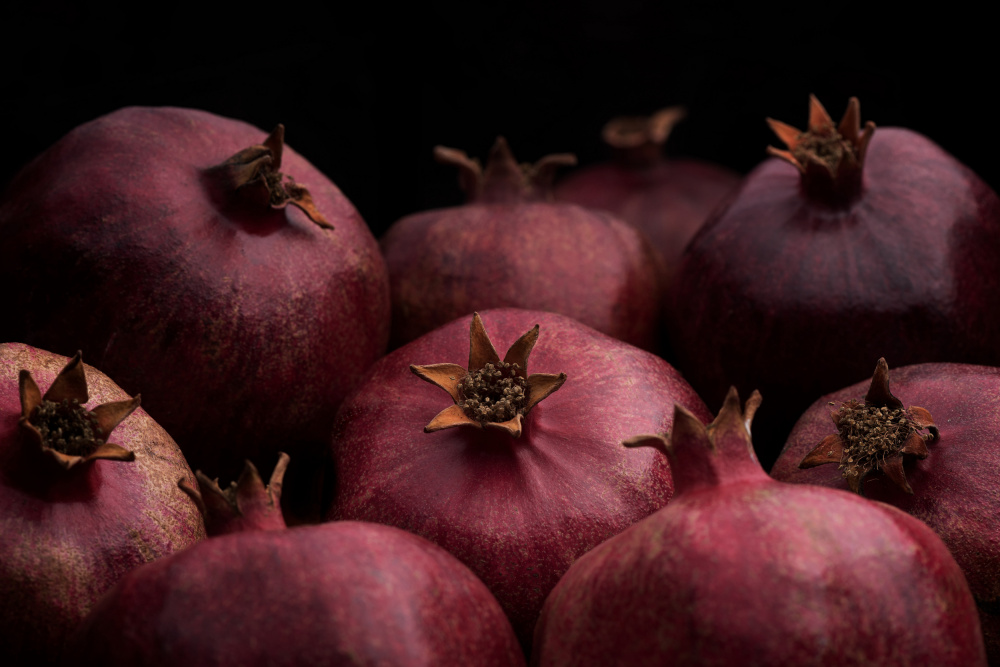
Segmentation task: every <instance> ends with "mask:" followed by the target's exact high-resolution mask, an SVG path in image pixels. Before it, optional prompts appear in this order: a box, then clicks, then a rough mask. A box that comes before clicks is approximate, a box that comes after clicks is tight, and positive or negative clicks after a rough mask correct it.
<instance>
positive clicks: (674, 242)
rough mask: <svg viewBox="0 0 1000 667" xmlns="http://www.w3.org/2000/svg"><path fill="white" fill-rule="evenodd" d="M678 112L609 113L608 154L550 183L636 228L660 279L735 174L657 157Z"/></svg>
mask: <svg viewBox="0 0 1000 667" xmlns="http://www.w3.org/2000/svg"><path fill="white" fill-rule="evenodd" d="M684 116H685V110H684V109H683V108H682V107H669V108H667V109H662V110H661V111H658V112H657V113H655V114H653V115H652V116H649V117H633V116H623V117H620V118H614V119H612V120H611V121H609V122H608V123H607V125H605V126H604V130H603V132H602V136H603V138H604V142H605V143H606V144H607V145H608V146H610V147H611V149H612V150H613V152H614V159H613V160H612V161H611V162H607V163H604V164H596V165H592V166H589V167H587V168H585V169H581V170H578V171H575V172H573V173H571V174H569V175H568V176H566V178H564V179H562V180H561V181H559V182H558V183H556V187H555V196H556V199H558V200H560V201H567V202H573V203H574V204H579V205H581V206H586V207H588V208H596V209H603V210H605V211H610V212H611V213H612V214H613V215H615V216H617V217H619V218H621V219H622V220H624V221H625V222H628V223H630V224H632V225H634V226H635V227H637V228H639V229H641V230H642V231H643V232H644V233H645V234H646V236H647V237H648V238H649V240H650V242H651V243H652V245H653V248H654V249H655V250H656V251H657V252H658V253H659V255H660V259H661V260H662V262H663V265H664V271H665V276H664V279H665V280H666V281H668V282H669V280H670V278H671V277H672V276H673V274H674V272H675V271H676V270H677V264H678V262H679V261H680V256H681V251H682V250H684V246H686V245H687V244H688V241H690V240H691V237H692V236H694V233H695V232H696V231H698V228H699V227H701V225H702V223H703V222H705V219H706V218H708V215H709V214H710V213H711V212H712V210H713V209H714V208H715V207H716V206H718V205H719V203H720V202H721V201H722V200H723V199H724V198H725V197H726V195H728V194H729V193H730V192H732V191H733V190H734V189H735V188H736V185H737V184H738V183H739V182H740V178H741V177H740V176H739V174H737V173H736V172H734V171H731V170H729V169H727V168H725V167H721V166H718V165H714V164H711V163H709V162H703V161H701V160H694V159H690V158H670V159H666V158H664V157H663V145H664V144H665V143H666V141H667V138H668V137H669V136H670V133H671V131H672V130H673V128H674V125H676V124H677V123H678V122H679V121H680V120H682V119H683V118H684Z"/></svg>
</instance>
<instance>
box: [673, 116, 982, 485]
mask: <svg viewBox="0 0 1000 667" xmlns="http://www.w3.org/2000/svg"><path fill="white" fill-rule="evenodd" d="M770 123H771V127H772V128H773V129H774V131H775V132H776V133H777V135H778V136H779V137H780V138H781V139H782V140H783V141H784V142H785V143H787V144H788V150H776V149H770V150H771V153H772V154H773V155H776V156H778V158H779V159H773V160H769V161H767V162H765V163H763V164H762V165H760V166H759V167H757V168H756V169H755V170H754V171H753V172H752V173H751V174H750V175H749V176H747V178H746V179H745V180H744V182H743V185H742V186H741V188H740V189H739V191H738V192H737V194H736V195H734V197H733V198H732V199H731V200H730V201H729V203H728V205H727V206H726V207H724V208H722V209H719V210H717V211H716V212H715V214H713V215H712V216H711V217H710V219H709V220H708V221H707V222H706V223H705V225H704V227H702V229H701V230H699V232H698V233H697V234H696V235H695V237H694V239H692V241H691V243H690V244H689V246H688V247H687V249H686V250H685V252H684V257H683V259H682V261H681V267H680V269H679V271H678V278H677V280H676V282H675V283H674V285H673V287H672V289H671V291H670V294H669V295H668V298H667V301H668V306H669V310H670V312H671V315H670V318H669V319H670V322H669V325H668V326H669V331H670V337H671V343H672V348H673V350H674V351H675V353H676V359H677V365H678V367H679V368H680V369H681V370H682V371H683V372H684V374H685V376H686V377H687V378H688V379H689V381H690V382H691V384H692V385H693V386H694V388H695V389H697V390H698V392H699V394H701V396H702V397H703V398H704V399H705V400H706V401H707V402H708V403H709V405H712V404H713V403H715V402H717V401H721V400H722V397H723V395H724V394H725V391H726V387H728V386H729V384H730V383H731V382H732V383H733V384H735V385H736V386H737V388H739V389H740V390H741V391H749V390H750V389H751V388H753V387H759V388H760V390H761V391H762V392H764V394H765V395H767V396H768V397H769V400H771V401H773V402H774V403H775V404H776V405H779V406H780V409H776V410H772V411H770V414H767V415H762V416H761V419H760V420H759V423H758V424H757V434H758V435H759V436H761V439H760V442H761V443H762V444H763V448H759V451H758V454H759V455H760V456H761V460H762V462H763V463H764V464H765V467H770V465H771V464H772V463H773V461H774V460H775V459H776V458H777V455H778V453H779V450H778V449H767V447H769V446H777V445H780V443H783V442H784V441H785V439H786V437H787V434H788V432H789V431H790V430H791V427H792V425H793V424H794V423H795V420H796V419H797V418H798V416H799V415H800V414H802V411H803V410H804V409H805V408H806V407H808V405H809V404H810V403H811V402H812V401H814V400H816V398H818V397H819V396H821V395H823V394H825V393H827V392H830V391H833V390H835V389H837V388H839V387H843V386H846V385H848V384H851V383H854V382H857V381H859V380H861V379H863V378H864V377H866V376H867V375H868V373H869V372H870V369H869V368H868V365H869V364H870V363H871V360H872V359H876V358H878V357H879V355H881V354H885V355H887V356H890V357H892V358H894V359H898V360H899V363H901V364H912V363H917V362H927V361H952V362H966V363H981V364H1000V352H998V349H1000V348H998V347H997V345H996V340H997V339H998V338H1000V314H998V311H997V310H996V309H995V308H994V307H992V304H995V303H998V302H1000V271H998V270H997V267H998V266H1000V199H998V198H997V196H996V194H995V193H994V192H993V190H991V189H990V187H989V186H988V185H986V184H985V183H984V182H983V181H982V180H980V179H979V178H978V177H977V176H976V175H975V174H974V173H972V172H971V171H970V170H969V169H968V168H967V167H965V166H963V165H962V164H960V163H959V162H958V161H956V160H955V159H954V158H953V157H951V156H950V155H948V154H947V153H946V152H944V151H943V150H942V149H941V148H940V147H938V146H937V145H936V144H934V143H933V142H931V141H930V140H929V139H927V138H926V137H924V136H922V135H920V134H917V133H916V132H912V131H910V130H906V129H902V128H880V129H879V130H878V131H877V132H876V131H875V126H874V124H873V123H867V124H866V125H865V127H864V129H861V125H860V111H859V105H858V101H857V99H852V100H851V101H850V103H849V104H848V108H847V112H846V113H845V114H844V117H843V119H842V120H841V122H840V124H839V126H835V125H834V124H833V122H832V120H831V119H830V117H829V115H828V114H827V113H826V111H825V110H824V109H823V107H822V105H821V104H820V103H819V102H818V101H817V100H816V98H815V97H814V98H812V102H811V111H810V118H809V129H808V131H806V132H802V133H800V132H799V131H798V130H796V129H795V128H792V127H790V126H788V125H785V124H783V123H779V122H777V121H770ZM804 369H808V372H805V371H804Z"/></svg>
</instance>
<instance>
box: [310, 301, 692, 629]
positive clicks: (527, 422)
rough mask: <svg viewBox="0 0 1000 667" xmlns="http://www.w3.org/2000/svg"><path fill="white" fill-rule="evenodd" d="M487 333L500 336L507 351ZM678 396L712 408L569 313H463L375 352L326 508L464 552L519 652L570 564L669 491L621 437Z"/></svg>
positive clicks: (666, 476)
mask: <svg viewBox="0 0 1000 667" xmlns="http://www.w3.org/2000/svg"><path fill="white" fill-rule="evenodd" d="M470 319H471V331H470ZM487 331H489V335H487V333H486V332H487ZM525 332H527V333H525ZM491 338H492V340H495V341H497V342H502V343H503V344H504V345H510V347H509V349H508V351H507V353H506V354H505V356H504V357H503V359H502V360H501V359H500V357H499V355H498V354H497V352H496V348H495V347H494V346H493V343H492V342H491ZM536 343H537V344H536ZM466 353H468V363H466V361H465V359H464V355H465V354H466ZM529 354H530V368H529V361H528V359H529ZM413 362H417V363H420V364H426V363H430V362H439V363H433V364H431V365H422V366H413V367H410V366H409V364H411V363H413ZM411 371H412V372H411ZM529 371H530V374H529ZM539 371H540V372H539ZM414 373H415V374H416V376H417V377H415V376H414ZM418 378H420V379H424V380H427V381H428V382H430V383H431V384H433V385H437V387H433V386H429V385H428V384H426V383H424V382H421V381H420V379H418ZM441 389H443V390H444V391H441ZM543 399H544V400H543ZM675 402H677V403H680V404H682V405H685V406H688V407H689V408H690V410H691V411H692V412H693V413H694V414H696V415H699V416H701V417H702V418H703V419H704V420H705V421H706V422H707V421H708V420H709V418H710V416H709V414H708V411H707V409H706V408H705V406H704V404H703V403H702V401H701V399H699V398H698V396H697V395H696V394H695V393H694V391H693V390H692V389H691V388H690V387H689V386H688V384H687V383H686V382H684V380H683V379H682V378H681V376H680V375H679V374H678V373H677V372H676V371H675V370H674V369H673V368H672V367H671V366H670V365H669V364H667V363H666V362H665V361H663V360H662V359H660V358H659V357H656V356H654V355H652V354H650V353H648V352H644V351H642V350H640V349H638V348H635V347H633V346H631V345H628V344H626V343H623V342H621V341H618V340H616V339H613V338H610V337H608V336H605V335H603V334H601V333H599V332H597V331H594V330H593V329H590V328H589V327H586V326H583V325H582V324H580V323H578V322H576V321H574V320H571V319H569V318H568V317H564V316H562V315H556V314H554V313H545V312H538V311H527V310H517V309H498V310H490V311H485V312H483V313H482V317H481V318H480V317H479V316H478V315H474V316H473V317H471V318H469V317H463V318H461V319H458V320H456V321H454V322H451V323H449V324H447V325H445V326H443V327H441V328H439V329H437V330H435V331H433V332H431V333H429V334H427V335H425V336H423V337H421V338H418V339H417V340H415V341H413V342H412V343H410V344H408V345H406V346H404V347H402V348H400V349H398V350H396V351H394V352H392V353H390V354H389V355H387V356H386V357H384V358H383V359H381V360H379V361H378V362H377V363H376V364H375V366H374V367H373V368H372V371H371V373H370V374H369V375H368V377H367V379H366V380H365V382H364V383H363V384H362V386H361V387H360V388H359V389H358V391H357V393H356V394H355V395H353V396H352V397H351V398H349V399H348V400H347V401H346V402H345V403H344V405H343V406H342V407H341V409H340V412H339V413H338V416H337V423H336V429H335V431H334V439H333V449H332V451H333V459H334V464H335V467H336V470H337V480H336V497H335V503H334V506H333V509H332V511H331V515H330V516H331V518H336V519H357V520H364V521H375V522H378V523H386V524H390V525H394V526H398V527H400V528H403V529H406V530H409V531H411V532H414V533H417V534H419V535H422V536H424V537H426V538H428V539H429V540H431V541H432V542H435V543H437V544H439V545H441V546H442V547H444V548H445V549H447V550H448V551H450V552H451V553H453V554H455V555H456V556H458V558H459V560H461V561H462V562H463V563H465V564H466V565H468V566H469V567H470V568H471V569H472V571H473V572H475V573H476V574H477V575H478V576H479V577H480V578H481V579H482V580H483V581H484V582H485V583H486V585H487V587H489V589H490V590H491V591H492V592H493V594H494V595H496V597H497V599H498V600H499V601H500V605H501V606H502V607H503V608H504V611H506V613H507V615H508V617H509V618H510V619H511V622H512V623H513V625H514V630H515V631H516V632H517V634H518V637H519V638H520V640H521V642H522V644H523V645H524V646H525V647H526V648H527V647H530V643H531V635H532V631H533V629H534V625H535V620H536V619H537V617H538V612H539V610H540V609H541V606H542V602H543V601H544V600H545V596H546V595H547V594H548V592H549V590H551V588H552V587H553V586H554V585H555V583H556V581H558V580H559V577H560V576H562V574H563V572H565V571H566V569H567V568H568V567H569V566H570V564H571V563H572V562H573V560H575V559H576V558H577V557H579V556H580V555H581V554H583V553H585V552H586V551H588V550H589V549H592V548H593V547H594V546H596V545H597V544H599V543H600V542H602V541H603V540H605V539H607V538H609V537H611V536H612V535H615V534H616V533H618V532H620V531H622V530H624V529H625V528H626V527H627V526H629V525H631V524H632V523H635V522H636V521H638V520H639V519H641V518H643V517H645V516H647V515H649V514H650V513H652V512H654V511H656V510H657V509H659V508H660V507H662V506H663V505H664V504H666V503H667V501H668V500H669V499H670V495H671V493H672V485H671V481H670V470H669V467H668V465H667V463H666V461H664V460H663V459H662V457H659V456H657V455H656V454H655V452H651V451H626V450H624V449H622V448H621V447H619V446H618V443H619V442H620V441H621V440H622V438H624V437H626V435H628V434H631V433H634V432H635V431H637V430H639V431H643V430H646V431H648V430H654V431H655V430H660V431H665V430H668V429H669V428H670V425H671V421H672V420H671V417H672V411H671V410H670V409H669V408H667V407H665V406H672V405H673V403H675ZM452 427H455V428H452Z"/></svg>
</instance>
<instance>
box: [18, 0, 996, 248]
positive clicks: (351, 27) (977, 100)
mask: <svg viewBox="0 0 1000 667" xmlns="http://www.w3.org/2000/svg"><path fill="white" fill-rule="evenodd" d="M345 6H346V5H343V4H341V5H328V6H327V7H326V8H325V9H323V8H320V7H319V6H316V7H311V6H309V5H302V4H292V3H277V4H273V5H270V6H268V7H267V8H266V9H265V8H264V7H265V6H263V5H259V6H256V8H254V7H251V6H248V5H242V6H240V5H233V6H231V7H227V9H226V10H225V11H220V10H217V9H212V10H211V13H206V11H207V10H206V8H205V7H197V6H194V7H192V6H184V5H173V4H161V5H155V6H152V5H147V6H133V7H132V8H131V9H129V10H127V11H125V12H123V11H122V10H120V9H112V8H110V7H108V6H105V5H95V4H93V3H85V2H84V3H69V2H65V3H44V4H40V5H33V6H32V7H22V8H14V9H7V10H5V12H6V14H5V17H4V21H3V23H4V30H3V32H4V33H5V35H6V37H5V38H4V39H3V43H2V44H0V53H2V56H3V60H4V79H5V82H4V89H5V94H4V101H3V102H2V104H0V119H2V120H3V121H4V123H3V126H4V128H5V130H6V132H5V141H4V149H3V152H2V158H0V182H2V183H4V184H6V183H7V181H9V179H10V177H11V176H12V175H13V174H14V173H15V172H16V170H17V169H19V168H20V167H21V166H22V165H23V164H25V163H26V162H28V161H29V160H30V159H31V158H32V157H34V156H35V155H37V154H38V153H40V152H41V151H43V150H44V149H45V148H46V147H48V146H49V145H51V144H52V143H53V142H55V141H56V140H57V139H58V138H59V137H60V136H62V135H63V134H65V133H66V132H67V131H69V130H70V129H71V128H73V127H74V126H76V125H78V124H80V123H83V122H85V121H88V120H90V119H93V118H95V117H97V116H99V115H102V114H105V113H108V112H110V111H113V110H115V109H117V108H120V107H122V106H127V105H133V104H137V105H175V106H186V107H197V108H201V109H206V110H209V111H212V112H215V113H217V114H221V115H225V116H230V117H235V118H239V119H242V120H246V121H248V122H250V123H253V124H255V125H257V126H259V127H261V128H263V129H267V130H269V129H271V127H273V126H274V125H275V124H276V123H279V122H281V123H284V124H285V126H286V139H287V141H288V143H289V144H290V145H291V146H293V147H294V148H295V149H296V150H298V151H299V152H300V153H303V154H304V155H305V156H306V157H307V158H309V159H310V160H311V161H312V162H313V163H314V164H316V165H317V166H318V167H319V168H320V169H321V170H322V171H324V172H325V173H326V174H327V175H328V176H330V178H331V179H332V180H333V181H334V182H335V183H337V185H338V186H339V187H340V188H341V189H342V190H343V191H344V192H345V194H347V196H348V197H349V198H350V199H351V200H352V201H353V202H354V203H355V205H356V206H357V207H358V209H359V210H360V211H361V213H362V215H363V216H364V217H365V219H366V220H367V221H368V223H369V225H370V226H371V227H372V230H373V231H374V232H375V234H376V235H380V234H381V233H382V232H383V231H384V230H385V229H386V228H387V227H388V226H389V225H390V224H392V222H393V221H395V220H397V219H398V218H400V217H402V216H404V215H406V214H409V213H413V212H416V211H419V210H422V209H426V208H431V207H438V206H447V205H453V204H458V203H460V202H461V201H462V199H463V197H462V194H461V192H460V191H459V189H458V186H457V182H456V180H455V174H454V173H453V171H452V170H451V169H450V168H448V167H444V166H441V165H438V164H437V163H435V162H434V161H433V160H432V157H431V151H432V148H433V146H434V145H435V144H443V145H447V146H451V147H455V148H460V149H462V150H465V151H467V152H468V153H469V154H470V155H473V156H479V157H485V155H486V153H487V151H488V150H489V147H490V145H491V144H492V143H493V141H494V139H495V138H496V136H497V135H500V134H503V135H504V136H506V137H507V139H508V140H509V142H510V144H511V147H512V149H513V151H514V153H515V155H516V156H517V158H518V159H519V160H521V161H531V162H533V161H535V160H537V159H538V158H540V157H541V156H543V155H544V154H547V153H553V152H566V151H569V152H575V153H576V154H577V155H578V157H579V158H580V161H581V164H588V163H592V162H595V161H598V160H602V159H604V158H605V152H604V149H603V147H602V145H601V143H600V139H599V132H600V128H601V126H602V125H603V124H604V122H605V121H606V120H608V119H609V118H610V117H612V116H615V115H620V114H648V113H650V112H652V111H655V110H656V109H658V108H660V107H663V106H667V105H671V104H684V105H686V106H687V107H688V109H689V117H688V119H687V120H685V121H684V122H683V123H682V124H681V125H680V126H678V128H677V129H676V131H675V133H674V135H673V137H672V138H671V140H670V142H669V143H668V154H674V155H686V156H695V157H701V158H705V159H708V160H712V161H716V162H719V163H722V164H725V165H728V166H730V167H732V168H734V169H737V170H739V171H741V172H744V173H745V172H747V171H749V170H750V169H751V168H752V167H753V166H754V165H755V164H757V163H758V162H760V160H762V159H763V158H764V148H765V146H767V145H768V144H769V143H774V139H773V138H772V136H771V135H770V133H769V130H768V129H767V127H766V125H765V123H764V118H765V117H766V116H772V117H775V118H779V119H781V120H784V121H786V122H789V123H791V124H792V125H795V126H798V127H801V126H803V125H804V124H805V122H806V118H807V100H808V95H809V93H815V94H816V95H818V96H819V98H820V99H821V100H822V101H823V102H824V103H825V104H826V106H827V108H828V109H829V111H830V113H831V115H833V116H834V117H835V118H839V117H840V114H841V113H842V112H843V110H844V108H845V105H846V103H847V99H848V98H849V97H850V96H852V95H856V96H858V97H859V98H860V99H861V111H862V118H863V120H874V121H875V122H876V124H878V125H883V126H885V125H897V126H905V127H910V128H912V129H915V130H918V131H920V132H922V133H924V134H926V135H928V136H930V137H931V138H933V139H934V140H935V141H937V142H938V143H939V144H941V145H942V146H944V147H945V148H946V149H947V150H948V151H949V152H951V153H952V154H953V155H955V156H956V157H958V158H959V159H960V160H962V161H963V162H965V163H966V164H968V165H969V166H971V167H972V168H973V169H974V170H975V171H977V173H979V174H980V175H981V176H982V177H983V178H984V179H985V180H986V181H987V182H989V183H990V184H991V185H993V186H994V188H996V186H997V184H998V178H1000V174H998V171H997V167H996V165H995V161H994V159H993V145H994V143H995V142H996V139H995V136H994V135H995V131H994V123H993V121H994V117H995V113H994V112H993V102H992V99H993V97H995V93H994V88H995V87H996V79H997V77H996V75H995V63H996V60H997V59H996V58H995V57H994V56H993V51H994V48H993V47H994V45H993V42H994V41H995V37H994V36H993V35H992V34H991V27H990V23H991V21H988V20H987V19H986V18H985V17H983V16H980V17H977V16H975V15H972V14H967V13H965V12H963V11H962V8H961V6H960V5H948V6H943V5H940V6H936V7H935V13H933V14H926V15H922V14H914V13H913V12H914V11H916V10H914V9H912V8H911V9H909V10H906V11H905V13H899V14H897V13H895V12H890V11H889V10H873V9H872V8H870V7H869V8H868V9H866V10H864V11H857V10H852V9H850V8H846V7H839V6H837V7H835V6H832V5H827V6H793V7H788V8H781V7H779V6H773V5H772V6H768V7H766V8H765V7H754V6H750V5H745V6H743V7H741V8H737V9H734V8H732V7H729V6H727V5H715V4H711V3H699V4H693V3H692V4H685V5H679V4H676V3H663V2H650V1H644V0H616V1H613V2H612V1H606V0H602V1H597V0H592V1H589V2H587V1H584V2H565V1H560V2H548V3H539V4H536V5H533V6H531V7H530V8H525V7H523V6H519V5H516V4H511V3H506V4H502V5H496V6H493V7H487V6H484V5H479V6H473V5H460V4H445V3H427V4H425V5H424V6H423V7H422V8H413V7H412V6H411V7H410V8H409V9H407V10H405V12H402V13H400V12H399V11H397V10H392V9H390V8H389V7H388V6H385V7H384V8H381V9H378V10H372V11H365V12H359V11H356V10H354V9H351V10H350V11H345V9H344V7H345ZM900 11H902V10H900ZM237 148H239V147H234V150H235V149H237ZM223 157H224V156H223Z"/></svg>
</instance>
